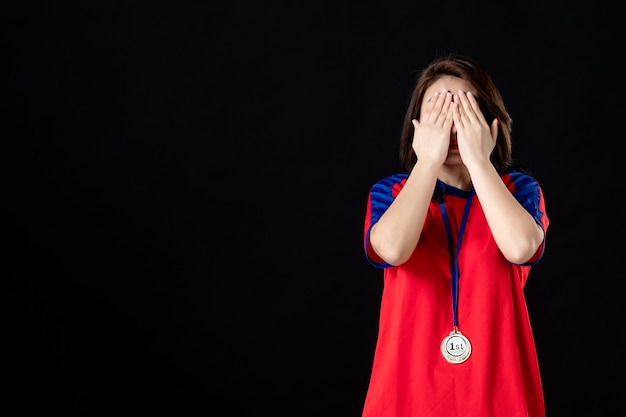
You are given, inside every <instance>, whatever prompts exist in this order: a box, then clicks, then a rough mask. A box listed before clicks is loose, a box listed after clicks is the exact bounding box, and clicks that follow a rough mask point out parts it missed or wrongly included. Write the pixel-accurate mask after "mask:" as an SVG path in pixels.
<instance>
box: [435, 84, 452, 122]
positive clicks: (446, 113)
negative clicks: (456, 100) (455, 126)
mask: <svg viewBox="0 0 626 417" xmlns="http://www.w3.org/2000/svg"><path fill="white" fill-rule="evenodd" d="M441 96H442V97H443V103H442V104H441V110H440V111H439V116H438V117H437V122H440V123H443V124H445V122H446V120H448V119H450V116H451V112H450V103H452V94H451V93H450V92H449V91H448V92H446V93H445V94H443V93H442V94H441Z"/></svg>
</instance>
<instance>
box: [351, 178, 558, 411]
mask: <svg viewBox="0 0 626 417" xmlns="http://www.w3.org/2000/svg"><path fill="white" fill-rule="evenodd" d="M406 178H407V175H406V174H397V175H392V176H390V177H388V178H385V179H383V180H381V181H379V182H377V183H376V184H374V186H373V187H372V189H371V191H370V194H369V197H368V204H367V210H366V218H365V228H364V244H365V253H366V257H367V260H368V261H369V262H371V263H372V264H373V265H375V266H377V267H380V268H384V287H383V293H382V300H381V308H380V319H379V329H378V339H377V343H376V350H375V354H374V362H373V366H372V372H371V378H370V383H369V388H368V391H367V396H366V400H365V404H364V409H363V417H409V416H410V417H417V416H419V417H422V416H424V417H426V416H429V417H461V416H462V417H478V416H480V417H500V416H502V417H517V416H519V417H522V416H523V417H544V416H545V408H544V399H543V392H542V386H541V378H540V372H539V366H538V361H537V354H536V351H535V345H534V340H533V335H532V330H531V325H530V319H529V315H528V310H527V306H526V301H525V298H524V294H523V288H524V284H525V283H526V279H527V277H528V274H529V271H530V267H531V265H533V264H535V263H536V262H538V261H539V259H540V258H541V256H542V255H543V250H544V247H545V239H544V243H543V244H542V245H541V247H540V248H539V250H538V251H537V254H536V255H535V256H534V257H533V259H531V260H530V261H529V262H528V263H526V264H524V265H516V264H512V263H510V262H509V261H507V260H506V259H505V258H504V256H503V255H502V253H501V252H500V250H499V249H498V247H497V245H496V243H495V241H494V239H493V236H492V234H491V231H490V229H489V227H488V225H487V221H486V219H485V216H484V213H483V211H482V208H481V205H480V201H479V199H478V198H477V197H476V196H474V198H472V201H471V206H470V209H469V214H468V218H467V222H466V225H465V229H464V233H463V238H462V242H461V247H460V249H459V250H458V265H459V273H460V278H459V281H458V307H457V313H456V317H457V322H458V326H459V330H460V331H461V332H462V333H463V334H464V335H465V336H466V337H467V338H468V339H469V341H470V343H471V346H472V351H471V355H470V357H469V358H468V359H467V360H466V361H465V362H463V363H457V364H451V363H449V362H447V361H446V360H445V359H444V358H443V356H442V354H441V352H440V344H441V342H442V340H443V339H444V338H445V337H446V336H448V335H449V333H450V332H451V331H452V329H453V303H452V288H451V276H452V272H451V264H450V259H451V258H450V256H451V255H450V248H449V245H448V238H447V235H446V228H445V224H444V220H443V216H442V211H441V209H440V205H439V202H438V201H437V200H435V201H432V202H431V204H430V208H429V211H428V214H427V216H426V220H425V223H424V228H423V230H422V234H421V236H420V240H419V243H418V244H417V247H416V249H415V251H414V252H413V255H412V256H411V258H410V259H409V260H408V261H407V262H406V263H404V264H403V265H400V266H396V267H393V266H391V265H389V264H386V263H385V262H383V261H382V260H381V259H380V258H379V257H378V256H377V255H376V254H375V252H374V251H373V249H372V247H371V245H370V242H369V233H370V230H371V227H372V226H373V225H374V224H375V223H376V222H377V221H378V219H380V217H381V215H382V214H383V213H384V212H385V210H386V209H387V208H388V207H389V205H390V204H391V203H392V202H393V200H394V199H395V197H396V196H397V195H398V192H399V191H400V190H401V189H402V187H403V185H404V183H405V182H406ZM502 180H503V181H504V183H505V184H506V186H507V187H508V189H509V190H510V191H511V193H512V194H513V195H514V196H515V198H516V199H517V200H518V201H519V202H520V203H521V204H522V205H523V206H524V207H525V208H526V209H527V210H528V212H529V213H530V214H531V215H532V216H533V217H534V218H535V220H536V221H537V223H538V224H539V225H541V227H542V228H543V229H544V232H545V231H546V230H547V228H548V224H549V220H548V217H547V215H546V213H545V205H544V198H543V193H542V191H541V188H540V186H539V184H538V183H537V181H535V180H534V179H533V178H532V177H530V176H529V175H527V174H523V173H521V172H518V171H511V172H509V173H507V174H505V175H503V176H502ZM437 187H438V189H439V190H440V191H442V195H443V197H442V198H443V202H444V204H445V208H446V210H445V211H446V214H447V217H448V218H449V221H450V229H451V232H452V237H453V240H452V242H454V243H453V247H456V244H457V234H458V231H459V225H460V222H461V219H462V216H463V212H464V208H465V202H466V201H467V198H468V196H469V195H470V193H469V192H465V191H462V190H459V189H456V188H453V187H450V186H448V185H446V184H444V183H443V182H440V181H438V183H437ZM544 236H545V234H544ZM452 255H454V253H453V254H452Z"/></svg>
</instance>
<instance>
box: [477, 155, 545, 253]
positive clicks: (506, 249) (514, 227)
mask: <svg viewBox="0 0 626 417" xmlns="http://www.w3.org/2000/svg"><path fill="white" fill-rule="evenodd" d="M470 175H471V177H472V185H473V187H474V190H475V191H476V195H477V197H478V199H479V201H480V204H481V206H482V209H483V212H484V213H485V217H486V219H487V223H488V224H489V228H490V229H491V233H492V234H493V237H494V239H495V241H496V244H497V245H498V248H500V251H501V252H502V254H503V255H504V256H505V258H507V259H508V260H509V261H510V262H513V263H516V264H522V263H524V262H526V261H528V260H529V259H530V258H531V257H532V256H533V255H534V254H535V253H536V252H537V249H538V248H539V246H540V245H541V243H542V242H543V230H542V229H541V227H540V226H539V225H538V224H537V222H536V221H535V219H534V218H533V217H532V216H531V215H530V213H528V211H526V209H525V208H524V207H523V206H522V205H521V204H520V203H519V202H518V201H517V200H516V199H515V197H514V196H513V195H512V194H511V192H510V191H509V190H508V189H507V188H506V185H505V184H504V183H503V182H502V179H501V178H500V175H499V174H498V172H497V171H496V170H495V168H494V167H493V165H491V164H490V163H485V164H483V165H482V166H479V167H473V168H471V169H470Z"/></svg>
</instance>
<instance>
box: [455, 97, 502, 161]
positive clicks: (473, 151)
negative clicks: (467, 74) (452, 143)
mask: <svg viewBox="0 0 626 417" xmlns="http://www.w3.org/2000/svg"><path fill="white" fill-rule="evenodd" d="M452 115H453V119H454V126H455V128H456V136H457V143H458V146H459V153H460V154H461V159H462V160H463V163H464V164H465V165H466V166H468V165H472V164H481V163H485V162H489V161H490V159H489V158H490V156H491V152H492V151H493V149H494V148H495V146H496V138H497V137H498V119H497V118H496V119H493V121H492V122H491V125H489V124H488V123H487V120H485V116H484V115H483V113H482V111H481V110H480V107H479V106H478V102H477V101H476V98H475V97H474V95H473V94H472V93H470V92H467V93H466V92H464V91H461V90H459V91H458V92H457V93H456V94H455V95H454V101H453V109H452Z"/></svg>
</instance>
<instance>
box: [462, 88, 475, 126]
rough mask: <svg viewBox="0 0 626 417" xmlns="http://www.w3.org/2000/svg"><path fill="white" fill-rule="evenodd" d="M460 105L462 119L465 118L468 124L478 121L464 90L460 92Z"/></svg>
mask: <svg viewBox="0 0 626 417" xmlns="http://www.w3.org/2000/svg"><path fill="white" fill-rule="evenodd" d="M458 97H459V103H460V106H459V107H461V109H460V112H461V117H463V118H465V119H466V120H467V121H468V122H474V121H475V120H476V118H475V116H474V110H473V108H472V104H471V103H470V101H469V99H468V98H467V94H466V93H465V92H464V91H463V90H459V94H458Z"/></svg>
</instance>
